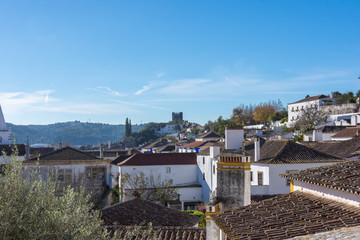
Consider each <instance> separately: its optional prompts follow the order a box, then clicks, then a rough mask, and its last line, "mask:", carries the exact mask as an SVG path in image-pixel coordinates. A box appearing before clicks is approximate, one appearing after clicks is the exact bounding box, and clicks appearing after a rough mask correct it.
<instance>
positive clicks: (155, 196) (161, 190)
mask: <svg viewBox="0 0 360 240" xmlns="http://www.w3.org/2000/svg"><path fill="white" fill-rule="evenodd" d="M120 196H121V198H123V197H125V198H126V199H132V198H140V199H143V200H148V201H149V200H151V201H160V202H163V203H165V202H167V201H171V200H175V199H176V198H177V189H176V188H174V187H173V180H172V179H164V180H162V179H161V175H160V174H159V175H158V176H157V177H156V178H155V177H154V176H153V175H150V176H146V175H145V173H144V172H140V173H139V174H128V173H125V174H124V175H123V176H122V177H121V186H120Z"/></svg>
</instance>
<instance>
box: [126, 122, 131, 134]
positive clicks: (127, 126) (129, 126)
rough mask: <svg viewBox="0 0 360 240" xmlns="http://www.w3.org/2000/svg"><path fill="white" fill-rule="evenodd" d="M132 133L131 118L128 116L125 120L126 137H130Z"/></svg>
mask: <svg viewBox="0 0 360 240" xmlns="http://www.w3.org/2000/svg"><path fill="white" fill-rule="evenodd" d="M130 135H131V120H129V119H128V118H126V120H125V137H130Z"/></svg>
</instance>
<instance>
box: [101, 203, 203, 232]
mask: <svg viewBox="0 0 360 240" xmlns="http://www.w3.org/2000/svg"><path fill="white" fill-rule="evenodd" d="M101 218H102V219H103V220H104V224H105V225H122V226H133V225H143V226H146V225H147V224H148V223H150V222H151V223H152V225H153V226H173V227H193V226H195V225H196V224H198V223H199V222H200V221H201V218H199V217H196V216H193V215H190V214H188V213H185V212H180V211H178V210H175V209H171V208H168V207H165V206H162V205H160V204H156V203H152V202H149V201H144V200H141V199H133V200H130V201H127V202H124V203H119V204H116V205H113V206H110V207H107V208H104V209H102V210H101Z"/></svg>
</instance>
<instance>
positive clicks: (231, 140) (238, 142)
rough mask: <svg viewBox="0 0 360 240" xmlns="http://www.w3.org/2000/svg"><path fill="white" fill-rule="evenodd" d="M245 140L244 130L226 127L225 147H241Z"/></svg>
mask: <svg viewBox="0 0 360 240" xmlns="http://www.w3.org/2000/svg"><path fill="white" fill-rule="evenodd" d="M243 141H244V130H243V129H240V128H225V149H240V148H242V143H243Z"/></svg>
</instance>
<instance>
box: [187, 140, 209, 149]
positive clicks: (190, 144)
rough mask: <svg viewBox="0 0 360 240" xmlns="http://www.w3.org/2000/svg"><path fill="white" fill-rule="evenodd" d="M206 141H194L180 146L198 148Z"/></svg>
mask: <svg viewBox="0 0 360 240" xmlns="http://www.w3.org/2000/svg"><path fill="white" fill-rule="evenodd" d="M206 143H207V141H195V142H192V143H189V144H186V145H182V146H180V147H181V148H198V147H201V146H203V145H205V144H206Z"/></svg>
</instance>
